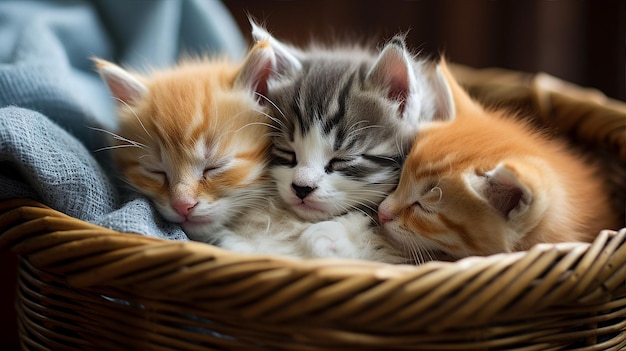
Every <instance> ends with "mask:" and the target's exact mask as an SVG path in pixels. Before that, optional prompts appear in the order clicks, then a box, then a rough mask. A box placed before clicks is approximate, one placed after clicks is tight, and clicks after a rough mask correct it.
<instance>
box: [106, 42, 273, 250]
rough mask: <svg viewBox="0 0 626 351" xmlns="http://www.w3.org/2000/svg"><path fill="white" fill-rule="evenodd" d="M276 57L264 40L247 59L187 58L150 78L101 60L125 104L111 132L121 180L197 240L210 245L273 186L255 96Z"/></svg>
mask: <svg viewBox="0 0 626 351" xmlns="http://www.w3.org/2000/svg"><path fill="white" fill-rule="evenodd" d="M274 60H275V58H274V54H273V51H272V50H271V48H270V47H269V45H268V43H267V42H260V43H258V44H257V45H256V46H255V47H254V48H252V50H251V51H250V53H249V54H248V56H247V58H246V60H245V62H244V63H243V64H239V63H234V62H231V61H229V60H227V59H218V58H215V59H200V60H195V61H185V62H182V63H180V64H179V65H178V66H176V67H174V68H171V69H168V70H162V71H156V72H154V73H152V74H151V75H150V76H148V77H143V76H140V75H137V74H133V73H130V72H127V71H125V70H124V69H122V68H120V67H118V66H116V65H114V64H112V63H109V62H106V61H103V60H99V59H96V60H95V61H96V63H97V68H98V71H99V73H100V75H101V77H102V79H103V80H104V82H105V83H106V84H107V86H108V87H109V90H110V91H111V93H112V94H113V96H114V97H115V98H116V99H117V100H118V101H119V104H118V113H117V115H118V116H117V117H118V121H119V129H118V131H117V134H112V133H111V134H112V135H114V136H115V139H116V145H117V146H114V148H117V150H116V152H115V153H114V155H113V156H114V160H115V162H116V163H117V165H118V167H119V169H120V170H121V172H122V175H123V178H124V179H125V181H126V182H128V183H129V184H130V185H131V186H133V187H134V188H135V189H136V190H138V191H139V192H140V193H142V194H144V195H146V196H148V197H149V198H150V199H151V200H152V202H153V203H154V204H155V206H156V208H157V209H158V211H159V212H160V213H161V214H162V215H163V217H165V218H166V219H167V220H168V221H170V222H174V223H180V224H181V225H182V227H183V229H184V230H185V232H186V233H187V234H188V235H189V236H190V238H192V239H194V240H200V241H211V240H212V238H213V235H214V233H215V232H216V231H219V230H220V228H222V227H224V226H225V225H228V224H229V223H231V222H232V221H233V220H234V219H235V218H236V217H237V216H238V215H239V214H240V213H245V212H246V211H247V210H249V209H250V208H254V207H256V206H262V205H263V204H264V203H265V199H266V198H267V196H268V193H269V192H270V185H271V184H270V183H269V182H268V180H267V174H266V173H267V172H266V171H267V164H268V161H269V154H268V152H269V147H270V138H269V135H268V133H269V131H270V128H269V126H268V124H267V117H266V116H265V112H264V108H263V107H262V106H261V105H260V103H259V101H258V94H261V95H263V94H265V93H266V88H267V78H268V77H269V74H270V72H271V70H272V69H273V67H274V65H275V61H274Z"/></svg>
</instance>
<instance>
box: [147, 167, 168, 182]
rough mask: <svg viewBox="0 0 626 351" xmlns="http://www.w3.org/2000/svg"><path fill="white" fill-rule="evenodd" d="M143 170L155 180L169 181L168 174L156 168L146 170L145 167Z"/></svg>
mask: <svg viewBox="0 0 626 351" xmlns="http://www.w3.org/2000/svg"><path fill="white" fill-rule="evenodd" d="M143 169H144V171H145V172H146V173H147V175H148V176H150V177H151V178H153V179H156V180H159V181H165V180H167V173H165V171H162V170H160V169H156V168H146V167H144V168H143Z"/></svg>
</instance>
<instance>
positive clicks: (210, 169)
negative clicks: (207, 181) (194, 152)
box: [202, 163, 226, 178]
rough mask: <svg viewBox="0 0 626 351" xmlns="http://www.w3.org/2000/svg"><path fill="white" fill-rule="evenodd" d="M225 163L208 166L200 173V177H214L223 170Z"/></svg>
mask: <svg viewBox="0 0 626 351" xmlns="http://www.w3.org/2000/svg"><path fill="white" fill-rule="evenodd" d="M225 167H226V163H214V164H211V165H209V166H206V167H204V170H203V171H202V177H204V178H210V177H214V176H216V175H218V174H220V173H222V172H223V171H224V170H225Z"/></svg>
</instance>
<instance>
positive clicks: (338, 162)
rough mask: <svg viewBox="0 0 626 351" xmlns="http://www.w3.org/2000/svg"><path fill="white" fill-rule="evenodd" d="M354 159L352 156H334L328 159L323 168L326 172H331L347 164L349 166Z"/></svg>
mask: <svg viewBox="0 0 626 351" xmlns="http://www.w3.org/2000/svg"><path fill="white" fill-rule="evenodd" d="M353 161H354V159H353V158H348V157H345V158H340V157H335V158H333V159H331V160H330V161H328V164H327V165H326V167H324V170H325V171H326V173H332V172H334V171H338V170H341V169H344V168H346V167H348V166H350V164H351V163H352V162H353Z"/></svg>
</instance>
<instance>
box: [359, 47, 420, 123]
mask: <svg viewBox="0 0 626 351" xmlns="http://www.w3.org/2000/svg"><path fill="white" fill-rule="evenodd" d="M411 62H412V60H411V57H410V56H409V54H408V52H407V50H406V47H405V44H404V40H403V38H402V37H400V36H396V37H394V38H393V39H392V40H391V41H390V42H389V43H388V44H387V45H385V47H384V48H383V50H382V52H381V53H380V55H379V56H378V59H377V60H376V62H375V63H374V66H373V67H372V68H371V69H370V71H369V72H368V73H367V76H366V78H365V84H366V86H369V87H380V86H382V87H385V88H386V89H387V97H388V98H389V99H391V100H395V101H397V102H398V103H399V104H400V105H399V110H400V113H401V114H402V113H403V112H404V109H405V107H406V103H407V100H408V97H409V94H410V93H411V91H412V86H413V84H414V82H413V81H414V79H415V78H414V74H413V68H412V64H411Z"/></svg>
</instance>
